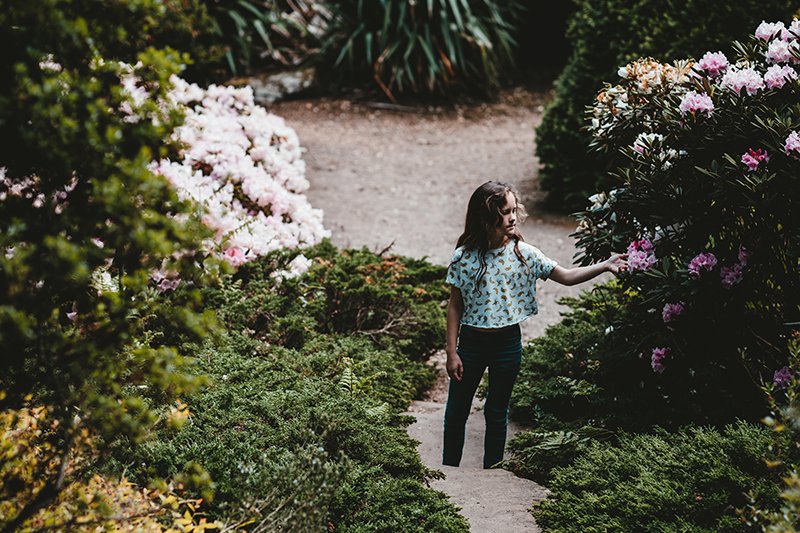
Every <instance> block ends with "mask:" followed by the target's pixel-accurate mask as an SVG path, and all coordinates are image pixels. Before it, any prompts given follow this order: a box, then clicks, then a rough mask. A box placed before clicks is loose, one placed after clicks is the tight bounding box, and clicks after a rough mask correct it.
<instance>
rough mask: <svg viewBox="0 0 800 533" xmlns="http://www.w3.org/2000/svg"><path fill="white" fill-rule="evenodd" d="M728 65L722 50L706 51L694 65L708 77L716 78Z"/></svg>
mask: <svg viewBox="0 0 800 533" xmlns="http://www.w3.org/2000/svg"><path fill="white" fill-rule="evenodd" d="M729 65H730V63H729V62H728V58H727V57H725V54H723V53H722V52H706V53H705V55H704V56H703V57H702V58H700V61H699V62H698V63H697V65H696V66H697V68H698V69H700V70H702V71H704V72H705V73H706V74H708V76H709V77H711V78H716V77H717V76H719V75H720V74H722V73H723V72H725V70H726V69H727V68H728V66H729Z"/></svg>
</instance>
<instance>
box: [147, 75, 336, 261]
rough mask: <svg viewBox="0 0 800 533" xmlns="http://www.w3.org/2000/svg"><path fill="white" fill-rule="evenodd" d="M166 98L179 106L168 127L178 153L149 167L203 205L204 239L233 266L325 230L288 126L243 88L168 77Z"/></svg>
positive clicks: (306, 241) (311, 240)
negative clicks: (174, 123) (177, 121)
mask: <svg viewBox="0 0 800 533" xmlns="http://www.w3.org/2000/svg"><path fill="white" fill-rule="evenodd" d="M173 83H174V85H175V88H174V89H173V91H172V92H171V94H170V98H171V99H172V100H173V102H174V103H175V104H179V105H184V106H186V119H185V122H184V124H183V125H182V126H180V127H179V128H178V129H177V130H176V131H175V133H174V136H175V138H176V139H177V140H178V141H180V142H181V143H182V144H183V146H184V147H185V148H184V149H183V151H182V153H181V156H182V159H181V160H180V161H171V160H168V159H164V160H161V161H158V162H155V163H154V164H153V165H152V169H153V170H154V171H155V172H156V173H160V174H162V175H164V176H165V177H166V178H167V179H168V180H169V181H170V183H172V185H173V186H175V188H176V189H177V191H178V193H179V195H180V196H181V197H182V198H184V199H190V200H192V201H194V202H197V203H198V204H200V205H202V206H203V207H204V209H205V215H204V217H203V223H204V224H206V225H207V226H208V227H210V228H211V229H212V230H213V231H214V234H215V238H214V242H213V243H207V244H208V247H209V249H210V250H216V251H217V252H218V253H220V255H221V257H223V258H225V259H226V260H228V261H229V262H230V263H231V264H233V265H234V266H238V265H239V264H242V263H244V262H247V261H249V260H252V259H254V258H256V257H258V256H260V255H263V254H266V253H268V252H271V251H273V250H276V249H279V248H297V247H299V246H311V245H313V244H316V243H317V242H319V241H320V240H322V239H323V238H325V237H328V236H330V232H328V231H327V230H326V229H325V228H324V227H323V225H322V211H321V210H319V209H314V208H312V207H311V205H310V204H309V202H308V199H307V198H306V196H305V194H304V192H305V191H306V190H307V189H308V186H309V184H308V180H306V178H305V162H304V161H303V159H302V149H301V147H300V142H299V140H298V137H297V134H296V133H295V131H294V130H293V129H292V128H290V127H289V126H287V125H286V123H285V122H284V120H283V119H282V118H280V117H278V116H276V115H273V114H271V113H268V112H267V111H266V110H265V109H264V108H263V107H260V106H258V105H256V104H255V103H254V101H253V92H252V90H251V89H250V88H243V89H236V88H233V87H223V86H216V85H212V86H210V87H209V88H208V89H205V90H204V89H202V88H200V87H198V86H197V85H195V84H189V83H187V82H185V81H184V80H182V79H180V78H177V77H175V78H174V79H173Z"/></svg>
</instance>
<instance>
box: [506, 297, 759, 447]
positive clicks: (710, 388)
mask: <svg viewBox="0 0 800 533" xmlns="http://www.w3.org/2000/svg"><path fill="white" fill-rule="evenodd" d="M564 302H565V303H566V304H567V305H569V306H570V308H571V310H570V311H569V312H568V313H566V314H565V316H564V319H563V320H562V321H561V322H560V323H558V324H556V325H553V326H551V327H549V328H548V329H547V331H546V334H545V335H544V336H542V337H539V338H537V339H535V340H533V341H532V342H531V343H530V344H528V345H527V346H526V347H525V348H524V350H525V352H524V355H523V359H522V367H521V369H520V374H519V377H518V379H517V383H516V385H515V387H514V392H513V394H512V398H511V406H512V415H514V416H515V417H517V418H520V419H521V420H525V421H528V422H530V423H532V424H535V425H536V426H537V427H538V428H541V429H543V430H546V431H558V430H569V431H576V430H579V429H580V428H582V427H584V426H597V427H604V428H608V429H611V430H615V429H617V428H623V429H626V430H629V431H643V430H645V431H646V430H648V429H649V428H651V427H653V426H656V425H658V426H663V427H669V428H675V427H677V426H681V425H685V424H689V423H697V424H708V423H711V424H724V423H729V422H732V421H733V420H735V419H736V418H747V419H749V420H758V419H759V418H760V417H761V416H763V414H764V410H765V409H766V403H765V401H764V397H763V395H762V394H761V392H760V391H759V389H758V387H757V386H756V385H755V384H754V383H753V382H752V381H751V380H750V378H749V377H748V376H747V375H746V374H745V373H743V372H734V371H733V369H726V372H727V374H726V379H719V376H720V375H721V372H722V370H721V369H720V368H719V366H718V365H714V364H712V362H710V361H709V362H708V363H706V365H707V366H705V365H703V362H702V361H701V360H697V359H695V360H693V361H692V365H691V368H693V369H694V371H693V372H692V371H690V370H689V368H688V367H689V365H688V364H687V368H686V369H685V370H681V371H682V373H681V377H680V379H677V378H676V379H674V380H668V379H665V376H664V375H663V374H658V373H655V372H653V369H652V368H651V363H650V346H651V342H652V341H653V337H654V336H655V335H657V332H655V331H653V328H652V326H648V325H647V323H646V322H644V321H640V319H638V318H637V317H640V316H642V315H644V317H645V319H647V318H648V317H649V315H651V314H652V313H647V311H646V308H647V307H646V306H645V305H644V304H643V298H642V297H641V295H638V294H637V293H636V292H634V291H631V290H626V289H624V288H623V287H622V285H621V284H620V283H619V282H612V283H610V284H607V285H603V286H599V287H596V288H595V289H594V290H593V291H592V292H587V293H583V294H582V295H581V297H580V298H578V299H565V300H564ZM643 309H644V311H643ZM658 315H659V316H658V318H659V319H660V313H658ZM706 333H708V332H706ZM697 336H698V337H700V338H702V335H701V332H700V331H698V332H697ZM702 347H704V348H707V349H708V351H709V353H710V354H718V353H719V352H717V351H714V348H713V347H712V346H707V345H702ZM714 372H716V375H715V374H714ZM734 378H736V379H734Z"/></svg>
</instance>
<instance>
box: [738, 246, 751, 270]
mask: <svg viewBox="0 0 800 533" xmlns="http://www.w3.org/2000/svg"><path fill="white" fill-rule="evenodd" d="M737 258H738V259H739V263H741V265H742V266H745V265H747V260H748V259H749V258H750V250H748V249H747V248H745V247H744V246H743V245H740V246H739V253H738V254H737Z"/></svg>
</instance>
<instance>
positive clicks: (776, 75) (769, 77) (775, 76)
mask: <svg viewBox="0 0 800 533" xmlns="http://www.w3.org/2000/svg"><path fill="white" fill-rule="evenodd" d="M796 79H797V71H795V69H794V68H792V67H790V66H789V65H772V66H771V67H769V68H768V69H767V71H766V72H764V83H766V84H767V87H769V88H770V89H780V88H781V87H783V86H784V85H786V83H787V82H790V81H794V80H796Z"/></svg>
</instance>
